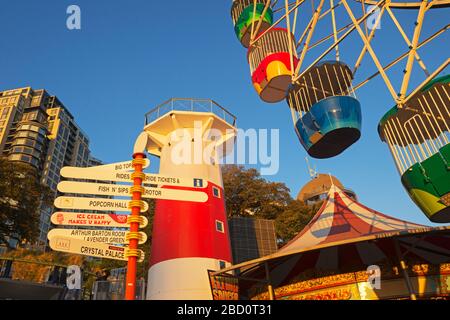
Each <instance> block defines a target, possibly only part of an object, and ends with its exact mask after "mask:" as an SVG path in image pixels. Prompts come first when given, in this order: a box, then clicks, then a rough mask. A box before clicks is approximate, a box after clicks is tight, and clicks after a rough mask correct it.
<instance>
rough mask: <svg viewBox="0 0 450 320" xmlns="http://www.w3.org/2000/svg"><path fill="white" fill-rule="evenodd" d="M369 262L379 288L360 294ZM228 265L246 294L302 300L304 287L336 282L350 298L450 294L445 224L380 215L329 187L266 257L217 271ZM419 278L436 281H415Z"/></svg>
mask: <svg viewBox="0 0 450 320" xmlns="http://www.w3.org/2000/svg"><path fill="white" fill-rule="evenodd" d="M369 266H376V267H379V270H380V272H381V281H382V284H383V281H385V282H384V283H385V284H386V285H385V286H384V289H383V290H384V291H383V290H378V291H377V290H372V291H370V292H369V291H367V292H361V284H360V283H367V279H368V277H369V276H370V272H369V271H367V270H368V269H367V268H368V267H369ZM424 268H425V269H424ZM231 270H234V274H235V275H237V276H238V278H239V279H240V289H241V292H242V294H243V296H246V297H248V298H253V299H267V298H269V297H271V298H277V299H283V298H293V299H296V297H297V298H299V297H300V296H301V297H300V298H301V299H303V298H305V295H306V294H307V293H308V292H310V291H311V292H315V293H316V292H317V290H319V291H320V292H319V293H320V294H321V293H323V292H322V291H323V290H324V289H327V288H334V287H339V286H343V285H345V286H346V287H345V288H347V289H346V290H347V291H348V294H347V295H345V297H347V298H348V297H351V298H352V299H362V298H364V297H366V298H367V297H369V296H370V297H369V298H371V299H384V298H386V299H389V298H412V299H414V298H416V297H425V296H427V295H430V294H431V295H433V296H440V297H442V296H450V295H449V294H450V226H439V227H428V226H424V225H420V224H415V223H412V222H408V221H403V220H400V219H396V218H393V217H390V216H387V215H385V214H383V213H380V212H377V211H375V210H373V209H370V208H368V207H366V206H364V205H362V204H361V203H359V202H357V201H355V200H352V199H351V198H349V197H348V196H347V195H346V194H345V193H344V192H343V191H342V190H341V189H340V188H339V187H337V186H335V185H333V186H332V187H331V189H330V190H329V192H328V196H327V198H326V200H325V201H324V203H323V205H322V206H321V208H320V210H319V211H318V212H317V214H316V215H315V216H314V217H313V218H312V219H311V221H310V223H309V224H308V225H307V226H306V227H305V228H304V229H303V230H302V231H301V232H300V233H299V234H298V235H297V236H296V237H295V238H294V239H292V240H291V241H290V242H289V243H287V244H286V245H285V246H284V247H282V248H281V249H280V250H278V251H277V252H276V253H274V254H272V255H269V256H266V257H262V258H259V259H255V260H251V261H247V262H244V263H241V264H238V265H234V266H232V267H229V268H227V269H222V270H221V272H222V273H221V274H222V275H223V274H225V272H229V271H231ZM447 275H448V277H449V278H448V279H447V278H445V279H441V278H440V277H441V276H445V277H447ZM421 276H427V277H428V276H430V277H437V278H436V279H437V280H436V279H434V278H433V279H434V280H433V281H434V282H433V281H428V282H427V281H425V284H423V281H422V284H421V282H420V281H421V280H420V277H421ZM430 279H431V278H430ZM446 279H447V280H446ZM395 281H397V282H395ZM442 281H444V282H446V283H447V286H448V288H447V287H445V288H444V287H442V286H441V285H440V283H441V282H442ZM255 283H256V285H255ZM261 283H263V284H264V285H261ZM432 283H434V285H433V284H432ZM424 286H425V287H424ZM427 286H428V287H427ZM257 288H259V289H257ZM286 288H287V289H286ZM389 288H391V289H389ZM271 290H272V292H270V291H271ZM447 290H448V291H447ZM430 291H431V293H430ZM342 292H343V291H342V290H341V291H339V294H342ZM271 294H272V296H271ZM320 294H319V296H314V295H312V296H311V295H310V296H309V297H310V298H311V297H316V298H317V297H319V298H320V297H321V295H320ZM334 294H335V295H334V296H333V297H334V298H336V299H339V297H341V298H344V296H339V294H338V293H334ZM328 296H329V295H328ZM300 298H299V299H300ZM319 298H318V299H319Z"/></svg>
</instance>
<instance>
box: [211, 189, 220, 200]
mask: <svg viewBox="0 0 450 320" xmlns="http://www.w3.org/2000/svg"><path fill="white" fill-rule="evenodd" d="M212 190H213V196H214V197H216V198H220V189H219V188H217V187H213V188H212Z"/></svg>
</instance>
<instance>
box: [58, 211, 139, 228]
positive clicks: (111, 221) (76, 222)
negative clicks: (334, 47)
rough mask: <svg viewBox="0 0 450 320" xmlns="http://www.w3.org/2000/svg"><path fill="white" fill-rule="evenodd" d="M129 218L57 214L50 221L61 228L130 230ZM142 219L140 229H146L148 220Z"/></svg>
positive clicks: (124, 216)
mask: <svg viewBox="0 0 450 320" xmlns="http://www.w3.org/2000/svg"><path fill="white" fill-rule="evenodd" d="M127 218H128V215H127V214H113V213H110V214H102V213H78V212H55V213H53V214H52V216H51V218H50V219H51V222H52V223H53V224H56V225H61V226H85V227H91V226H93V227H97V228H98V227H113V228H128V227H129V225H128V224H127ZM141 219H142V221H143V223H141V224H140V226H139V227H140V228H145V227H146V226H147V224H148V220H147V218H146V217H144V216H141Z"/></svg>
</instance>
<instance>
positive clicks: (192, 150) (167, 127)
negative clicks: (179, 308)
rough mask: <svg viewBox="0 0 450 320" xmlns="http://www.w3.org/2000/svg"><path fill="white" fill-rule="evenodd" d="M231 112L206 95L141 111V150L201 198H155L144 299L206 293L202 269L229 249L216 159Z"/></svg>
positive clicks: (225, 259) (231, 126) (230, 126)
mask: <svg viewBox="0 0 450 320" xmlns="http://www.w3.org/2000/svg"><path fill="white" fill-rule="evenodd" d="M235 121H236V118H235V117H234V116H233V115H232V114H231V113H229V112H228V111H227V110H225V109H224V108H222V107H221V106H219V105H218V104H217V103H215V102H214V101H212V100H201V99H170V100H168V101H166V102H165V103H163V104H162V105H160V106H158V107H156V108H155V109H153V110H152V111H150V112H149V113H147V114H146V125H145V128H144V131H145V132H147V133H148V136H149V142H148V144H147V151H148V152H149V153H151V154H153V155H156V156H158V157H160V169H159V173H160V174H161V175H168V176H169V175H170V176H172V177H180V178H188V179H192V181H193V186H192V187H174V186H164V185H163V186H160V187H163V188H176V189H183V190H193V191H203V192H205V193H207V195H208V200H207V201H206V202H189V201H176V200H157V201H156V208H155V217H154V222H153V234H152V248H151V253H150V256H151V258H150V269H149V271H148V287H147V299H150V300H163V299H183V300H185V299H186V300H188V299H200V300H208V299H212V295H211V289H210V283H209V277H208V270H218V269H221V268H224V267H226V266H229V265H230V264H231V262H232V261H231V259H232V254H231V247H230V239H229V234H228V224H227V217H226V211H225V200H224V191H223V183H222V174H221V170H220V165H219V160H220V158H221V157H223V156H225V155H226V154H227V153H229V152H231V151H232V149H233V144H234V140H235V136H236V128H235Z"/></svg>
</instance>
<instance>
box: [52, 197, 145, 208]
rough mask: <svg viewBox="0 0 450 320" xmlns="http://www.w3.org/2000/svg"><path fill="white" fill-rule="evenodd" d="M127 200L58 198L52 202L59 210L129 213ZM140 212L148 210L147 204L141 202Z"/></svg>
mask: <svg viewBox="0 0 450 320" xmlns="http://www.w3.org/2000/svg"><path fill="white" fill-rule="evenodd" d="M128 204H129V201H128V200H117V199H106V198H84V197H58V198H56V199H55V201H54V205H55V207H57V208H59V209H82V210H100V211H130V208H129V206H128ZM142 204H143V205H142V208H141V212H145V211H147V210H148V204H147V202H142Z"/></svg>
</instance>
